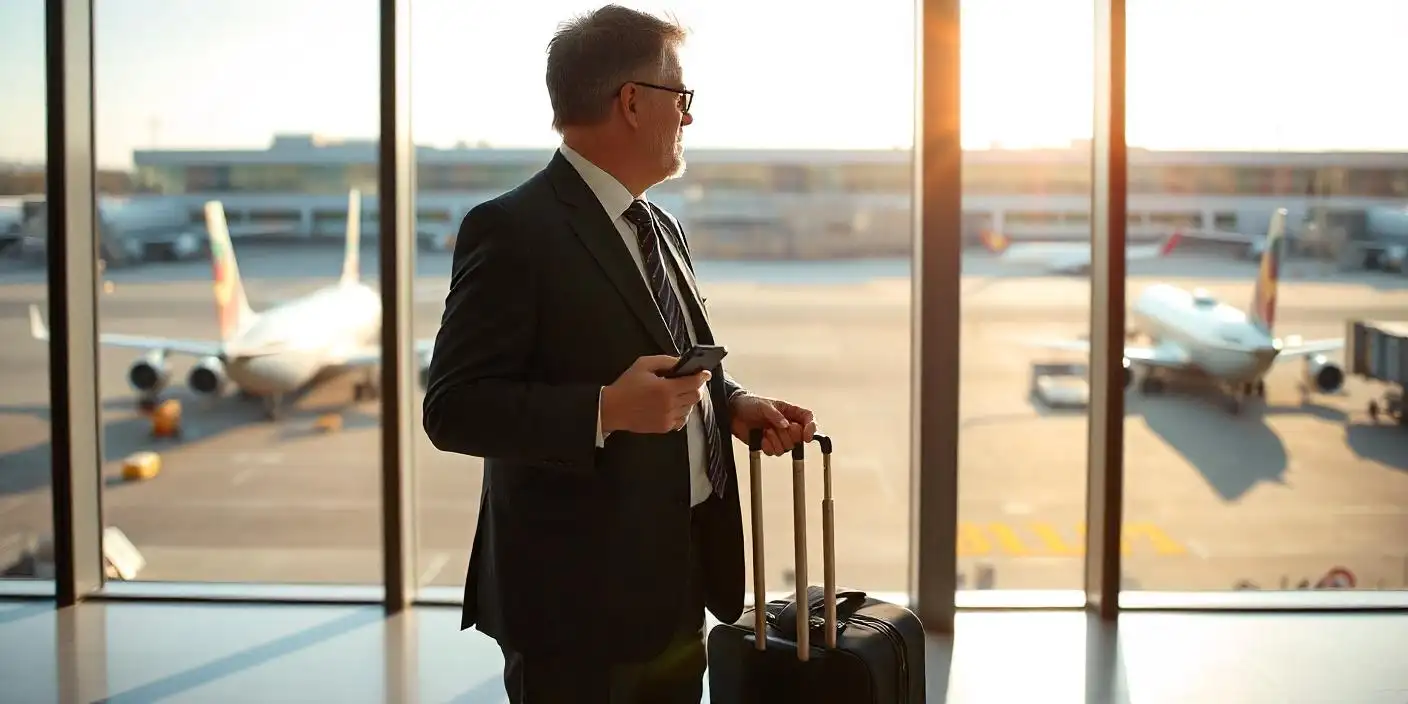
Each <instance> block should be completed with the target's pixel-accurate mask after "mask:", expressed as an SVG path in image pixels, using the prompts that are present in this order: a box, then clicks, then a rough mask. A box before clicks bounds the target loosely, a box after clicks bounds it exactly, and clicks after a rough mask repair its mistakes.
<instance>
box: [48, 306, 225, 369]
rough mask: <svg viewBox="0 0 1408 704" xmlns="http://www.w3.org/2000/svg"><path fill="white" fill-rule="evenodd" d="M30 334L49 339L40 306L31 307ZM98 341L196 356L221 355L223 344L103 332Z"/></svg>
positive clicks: (115, 345)
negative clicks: (40, 313)
mask: <svg viewBox="0 0 1408 704" xmlns="http://www.w3.org/2000/svg"><path fill="white" fill-rule="evenodd" d="M29 334H30V335H32V336H33V337H34V339H36V340H40V341H43V342H48V341H49V326H47V325H45V324H44V318H43V317H42V316H40V315H39V306H36V305H31V306H30V307H29ZM98 342H99V343H101V344H104V345H107V346H109V347H126V348H131V349H140V350H163V351H166V352H176V353H178V354H189V355H192V356H195V357H210V356H219V355H220V353H221V352H222V345H221V344H220V343H219V342H215V341H212V340H191V339H181V338H173V337H147V336H143V335H122V334H114V333H101V334H99V335H98Z"/></svg>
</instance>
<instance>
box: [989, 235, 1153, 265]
mask: <svg viewBox="0 0 1408 704" xmlns="http://www.w3.org/2000/svg"><path fill="white" fill-rule="evenodd" d="M1161 250H1162V247H1161V246H1159V245H1133V246H1131V247H1129V248H1128V249H1127V250H1126V251H1127V256H1128V258H1129V259H1132V260H1134V259H1153V258H1155V257H1157V256H1159V255H1160V252H1161ZM1000 257H1001V260H1002V261H1003V262H1006V263H1009V264H1025V265H1033V264H1034V265H1037V266H1039V267H1041V268H1043V269H1047V270H1049V271H1055V272H1063V273H1082V272H1085V271H1087V270H1088V269H1089V268H1090V245H1089V244H1083V243H1076V242H1024V243H1021V244H1016V245H1012V246H1010V247H1008V248H1007V249H1006V250H1005V251H1003V252H1002V254H1001V255H1000Z"/></svg>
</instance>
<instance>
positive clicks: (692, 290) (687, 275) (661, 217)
mask: <svg viewBox="0 0 1408 704" xmlns="http://www.w3.org/2000/svg"><path fill="white" fill-rule="evenodd" d="M651 207H652V208H654V209H655V220H656V222H659V223H660V227H662V228H664V231H663V232H662V233H661V234H663V235H664V237H663V238H661V239H663V240H665V249H666V250H668V251H669V252H670V262H671V264H673V266H674V270H675V277H676V279H677V280H678V281H679V282H680V283H681V284H682V286H681V287H680V292H681V293H682V294H683V297H684V301H683V303H684V305H685V308H686V309H687V310H688V311H689V314H690V315H691V316H692V317H693V319H694V332H695V335H696V336H697V337H698V338H699V342H700V344H704V345H712V344H714V332H713V330H710V329H709V320H708V316H706V315H705V314H704V297H703V296H701V295H699V284H698V283H697V282H696V281H695V280H694V267H693V266H690V265H689V263H688V262H687V261H686V260H685V258H684V257H683V256H682V254H681V252H680V249H679V248H680V247H682V246H683V244H684V237H682V236H681V234H680V231H679V230H677V229H676V228H675V223H674V220H673V219H671V218H670V216H669V215H667V214H666V213H665V211H664V210H662V209H661V208H660V207H659V206H656V205H655V204H653V203H652V204H651Z"/></svg>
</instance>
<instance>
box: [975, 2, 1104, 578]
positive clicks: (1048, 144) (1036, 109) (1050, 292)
mask: <svg viewBox="0 0 1408 704" xmlns="http://www.w3.org/2000/svg"><path fill="white" fill-rule="evenodd" d="M1017 6H1020V10H1018V9H1016V7H1015V6H1013V5H1012V4H1010V3H997V4H994V3H987V2H981V1H979V0H973V1H971V2H965V3H964V4H963V8H962V10H963V26H962V35H963V38H964V40H963V43H962V45H963V62H962V65H963V77H962V81H963V83H962V85H963V95H962V101H963V102H962V104H963V141H964V148H965V153H964V167H963V170H964V186H965V187H964V194H963V195H964V202H963V207H964V210H965V211H972V212H984V213H986V214H987V215H988V216H989V217H988V220H987V224H986V225H985V226H984V227H983V228H982V230H981V232H979V233H978V237H977V240H978V241H976V242H968V243H966V246H965V252H964V255H963V285H962V286H963V287H962V294H961V295H962V299H961V307H962V333H961V335H960V337H959V344H960V345H961V350H960V369H961V373H960V378H961V382H960V391H959V417H960V423H961V425H960V428H959V438H960V443H959V482H958V485H959V490H958V497H959V502H958V518H959V528H958V546H957V548H958V571H959V578H958V585H959V588H960V589H1079V588H1081V584H1082V564H1083V563H1082V552H1083V547H1082V546H1083V529H1084V526H1083V525H1082V521H1083V520H1084V516H1085V485H1086V483H1085V470H1086V448H1087V442H1086V429H1087V425H1088V423H1087V421H1088V413H1087V411H1086V410H1085V401H1086V353H1085V351H1084V349H1083V343H1084V337H1085V336H1086V335H1087V334H1088V332H1089V329H1090V291H1089V285H1088V271H1089V262H1090V217H1089V212H1090V195H1089V194H1090V147H1089V140H1090V135H1091V126H1092V123H1091V113H1090V105H1091V99H1092V98H1091V96H1092V90H1093V83H1092V75H1093V68H1092V62H1093V54H1092V49H1091V46H1092V44H1091V42H1092V30H1091V27H1092V23H1093V21H1094V20H1093V14H1092V7H1091V4H1090V3H1089V2H1086V1H1084V0H1061V1H1060V2H1023V3H1018V4H1017ZM1014 12H1020V13H1021V15H1022V17H1021V20H1020V21H1019V22H1014V21H1013V13H1014ZM1014 46H1021V47H1022V52H1021V53H1022V55H1024V56H1027V57H1040V60H1039V61H1030V60H1014V58H1013V54H1012V47H1014ZM1018 150H1020V151H1018ZM1003 161H1020V162H1030V163H1033V164H1034V165H1039V167H1040V168H1038V169H1034V170H1032V171H1031V172H1030V173H1029V175H1027V176H1025V177H1023V176H1021V175H1020V174H1021V173H1022V171H1023V170H1022V169H1013V170H1012V171H1011V172H1010V173H1011V180H1008V179H1003V180H1001V181H997V182H993V181H990V180H989V178H990V177H989V174H990V173H993V166H992V165H993V164H996V163H1002V162H1003Z"/></svg>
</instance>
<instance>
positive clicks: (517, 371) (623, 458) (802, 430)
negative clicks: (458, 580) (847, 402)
mask: <svg viewBox="0 0 1408 704" xmlns="http://www.w3.org/2000/svg"><path fill="white" fill-rule="evenodd" d="M683 39H684V32H683V30H682V29H680V28H679V27H678V26H676V25H674V24H672V23H668V22H665V21H662V20H659V19H657V18H655V17H652V16H650V15H647V14H643V13H639V12H635V11H632V10H628V9H625V8H621V7H617V6H607V7H604V8H602V9H600V10H597V11H596V12H593V13H591V14H589V15H586V16H584V17H581V18H578V19H576V20H574V21H572V22H570V23H567V24H565V25H563V26H562V27H561V28H560V30H559V31H558V33H557V34H556V36H555V37H554V38H553V39H552V41H551V43H550V45H549V49H548V61H547V87H548V94H549V96H550V98H551V102H552V108H553V126H554V128H555V129H557V130H558V132H560V133H561V134H562V137H563V144H562V146H561V147H560V149H559V150H558V152H557V153H556V154H555V155H554V156H553V158H552V160H551V161H550V163H549V164H548V165H547V167H546V168H545V169H543V170H542V171H540V172H539V173H537V174H536V175H534V176H533V177H532V178H530V179H528V181H526V182H525V183H523V184H522V185H520V186H518V187H517V188H515V189H514V190H512V191H510V192H508V193H506V194H504V195H502V196H500V197H498V198H495V199H494V200H491V201H489V202H486V203H484V204H482V205H480V206H478V207H476V208H474V209H473V210H471V211H470V212H469V213H468V214H467V215H466V216H465V218H464V220H463V222H462V223H461V224H460V230H459V235H458V240H457V242H456V245H455V253H454V265H453V274H452V276H451V280H450V292H449V295H448V296H447V298H446V301H445V314H444V318H443V320H442V324H441V328H440V332H439V335H438V337H437V339H436V342H435V351H434V355H433V357H432V362H431V364H430V370H429V379H428V383H427V389H426V396H425V429H426V433H427V434H428V435H429V436H430V439H431V441H432V442H433V443H434V444H435V446H436V447H437V448H439V449H441V450H445V451H449V452H458V453H463V454H467V455H475V456H480V457H483V458H484V487H483V491H482V497H481V505H480V511H479V522H478V525H477V529H476V532H475V536H474V545H473V548H472V550H471V554H470V564H469V574H468V576H467V578H466V584H465V597H464V616H463V621H462V627H464V628H469V627H471V626H476V627H478V628H479V630H480V631H482V632H484V633H487V634H488V635H490V636H492V637H494V638H495V639H496V640H498V642H499V645H500V647H501V648H502V650H503V653H504V659H505V661H504V685H505V688H506V689H507V690H508V693H509V696H510V699H511V700H512V701H513V702H529V703H534V702H608V701H609V702H613V703H614V702H683V701H689V702H698V701H699V700H700V698H701V689H702V682H703V673H704V669H705V658H704V644H703V619H704V609H705V608H706V607H707V608H708V610H709V611H711V612H712V613H713V614H714V615H715V617H717V618H718V619H720V620H722V621H733V620H736V619H737V618H738V617H739V615H740V614H741V612H742V607H743V589H744V567H743V565H744V562H743V528H742V519H741V511H740V505H739V492H738V480H737V473H736V469H735V467H734V462H733V454H732V451H731V443H730V442H729V440H728V437H729V435H730V434H731V435H733V436H734V437H738V438H741V439H746V436H747V434H748V431H749V429H751V428H764V429H765V436H766V441H765V446H764V451H765V452H767V453H768V454H771V455H779V454H782V453H784V452H787V451H789V450H790V449H791V448H792V446H793V445H794V444H796V443H798V442H806V441H810V440H811V437H812V433H813V432H814V430H815V423H814V421H813V418H812V413H811V412H810V411H808V410H806V409H804V408H799V407H797V406H793V405H790V404H787V403H783V402H781V401H776V400H772V399H768V398H763V397H761V396H757V395H754V394H751V393H749V392H747V391H745V390H744V389H743V388H742V387H741V386H739V384H738V383H737V382H735V381H734V380H732V379H731V378H729V377H728V375H727V374H725V373H724V372H723V369H722V366H720V367H718V368H715V369H713V370H710V371H706V372H701V373H699V374H696V375H693V376H689V377H686V378H682V379H667V378H664V377H662V376H661V373H662V372H664V371H666V370H668V369H669V368H670V367H671V365H673V364H674V362H675V360H676V358H677V357H678V356H679V355H680V354H682V353H683V352H684V350H685V349H687V348H688V347H689V346H690V345H692V344H696V343H699V344H714V343H715V340H714V337H713V332H712V330H711V329H710V326H709V320H708V315H707V312H706V310H705V307H704V299H703V298H702V297H701V296H700V294H699V290H698V284H697V282H696V280H695V278H694V274H693V270H692V262H691V259H690V254H689V246H688V243H687V241H686V239H685V237H684V233H683V231H682V229H681V228H680V225H679V223H678V222H677V221H676V220H675V219H674V217H673V216H671V215H669V214H668V213H666V212H665V211H664V210H662V209H660V208H659V207H657V206H655V205H653V204H650V203H648V202H647V201H646V199H645V196H644V193H645V191H646V190H647V189H648V188H649V187H650V186H653V185H655V184H656V183H659V182H661V181H664V180H666V179H668V178H671V177H673V176H675V175H678V174H679V173H680V172H681V171H682V170H683V168H684V160H683V158H682V147H681V141H680V140H681V136H682V130H683V128H684V126H685V125H688V124H690V123H692V122H693V117H692V116H691V115H690V112H689V109H690V106H691V101H692V98H693V91H692V90H688V89H686V88H685V87H684V85H685V83H684V80H683V75H682V71H681V68H680V62H679V56H678V46H679V45H680V43H681V42H682V40H683Z"/></svg>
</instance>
